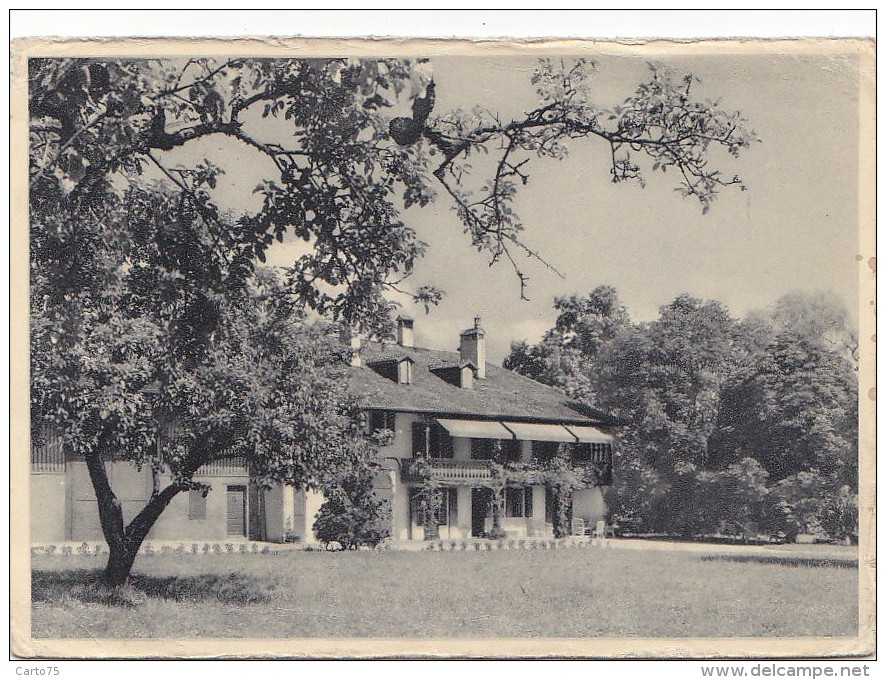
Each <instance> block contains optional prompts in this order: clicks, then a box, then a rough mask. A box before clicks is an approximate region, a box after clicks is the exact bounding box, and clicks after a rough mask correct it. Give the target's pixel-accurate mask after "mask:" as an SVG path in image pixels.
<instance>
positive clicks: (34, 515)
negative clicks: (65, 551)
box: [30, 473, 69, 543]
mask: <svg viewBox="0 0 886 680" xmlns="http://www.w3.org/2000/svg"><path fill="white" fill-rule="evenodd" d="M66 481H67V478H66V476H65V474H64V473H59V474H32V475H31V487H30V497H31V502H30V506H31V508H30V509H31V513H30V528H31V542H32V543H52V542H56V541H65V540H67V537H66V525H67V521H66V517H67V515H66V512H65V506H66V505H67V500H68V499H67V495H68V490H69V489H68V487H69V485H68V484H67V483H66Z"/></svg>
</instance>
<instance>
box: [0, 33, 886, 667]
mask: <svg viewBox="0 0 886 680" xmlns="http://www.w3.org/2000/svg"><path fill="white" fill-rule="evenodd" d="M12 49H13V69H12V110H11V113H12V158H11V174H12V197H13V201H12V206H13V211H12V222H11V232H12V244H13V246H12V250H11V271H12V277H13V280H14V281H15V285H14V286H13V287H12V303H11V310H12V312H11V328H12V356H13V360H12V366H13V367H14V370H13V374H12V390H11V394H12V395H13V398H12V414H13V415H12V423H13V426H12V428H11V431H12V458H11V461H12V462H11V466H12V467H11V478H12V483H11V493H12V508H13V517H14V518H15V519H14V520H13V526H12V543H11V546H10V548H11V560H12V565H11V566H12V583H13V588H12V613H11V616H12V649H13V652H14V653H15V654H16V655H19V656H21V657H34V658H47V657H53V658H108V657H114V658H140V657H172V658H192V657H198V658H199V657H241V658H268V657H270V658H304V657H320V658H325V657H333V658H342V657H357V658H361V657H418V658H421V657H579V658H631V657H633V658H636V657H647V658H702V659H707V658H737V659H748V658H773V657H776V658H784V657H792V658H797V657H811V658H847V657H858V656H869V655H871V654H873V652H874V614H875V601H874V568H875V566H874V561H873V558H874V554H875V552H874V549H875V518H874V509H875V498H874V448H875V442H874V398H875V394H874V377H875V376H874V357H875V351H874V341H875V338H874V333H875V325H874V313H875V310H874V304H875V298H874V278H875V268H876V264H875V252H874V212H873V203H874V85H875V78H874V45H873V42H872V41H866V40H783V41H759V40H754V41H698V42H667V41H657V42H644V43H640V42H631V43H628V42H624V43H619V42H599V41H577V40H576V41H569V40H565V41H553V40H547V41H545V40H534V41H533V40H527V41H506V40H489V41H482V42H471V41H464V40H449V41H447V40H438V41H422V40H415V41H410V40H396V41H395V40H390V41H388V40H370V39H363V40H356V39H354V40H344V39H342V40H310V39H279V38H275V39H224V40H210V39H205V40H198V39H192V40H167V39H140V40H96V41H89V40H52V39H42V40H38V39H33V40H32V39H23V40H20V41H16V42H14V43H13V46H12Z"/></svg>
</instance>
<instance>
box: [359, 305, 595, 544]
mask: <svg viewBox="0 0 886 680" xmlns="http://www.w3.org/2000/svg"><path fill="white" fill-rule="evenodd" d="M453 340H455V338H453ZM458 348H459V349H458V351H456V352H447V351H442V350H434V349H426V348H421V347H416V346H415V344H414V321H413V320H412V319H411V318H408V317H405V316H400V317H398V319H397V342H396V343H386V344H381V343H366V344H364V345H362V346H360V345H357V346H355V347H353V348H352V360H351V369H350V371H351V384H350V386H351V390H352V392H353V393H354V394H355V395H357V396H358V397H359V399H360V400H361V402H362V404H363V405H364V407H365V409H366V412H367V433H375V432H378V431H379V430H387V431H388V432H389V437H390V443H389V444H388V445H387V446H383V447H381V453H380V455H381V457H382V461H381V462H382V467H383V469H384V472H383V474H381V475H379V480H378V484H377V489H376V493H377V495H378V496H379V497H381V498H385V499H386V500H387V502H388V506H389V509H390V527H389V532H390V535H391V537H392V538H393V539H395V540H422V539H425V538H428V537H427V536H426V533H427V531H428V529H429V528H430V529H431V532H432V533H433V534H436V535H435V536H432V537H434V538H436V537H439V538H441V539H451V540H464V539H467V538H471V537H482V536H488V535H490V533H491V532H492V530H493V523H494V515H495V513H494V510H493V507H492V506H493V499H494V498H496V497H497V498H498V499H499V509H500V512H499V513H498V514H499V518H498V524H499V527H500V529H501V530H502V531H504V533H505V535H506V536H508V537H515V538H519V537H532V536H539V537H542V536H551V535H552V534H553V524H554V513H555V512H556V510H555V507H554V506H555V502H556V499H555V490H554V489H552V488H550V485H549V484H546V483H545V480H544V478H543V474H542V472H541V471H542V470H543V469H544V467H545V464H546V462H547V461H549V460H550V459H551V458H552V457H554V456H555V455H557V454H558V452H559V454H560V456H566V457H568V460H569V463H570V465H573V466H575V468H576V469H580V470H584V471H586V472H587V471H590V472H592V474H590V475H586V477H589V478H590V481H588V482H587V483H585V484H584V485H582V488H576V489H574V490H573V491H572V493H571V494H570V496H571V498H570V501H571V502H570V504H569V524H570V526H573V524H574V522H573V520H577V522H576V523H577V524H578V525H579V526H581V525H584V526H590V527H593V526H594V525H595V524H596V523H597V522H598V521H600V520H602V519H604V516H605V513H606V506H605V503H604V500H603V488H604V487H605V486H606V485H607V484H609V483H610V481H611V470H612V467H611V466H612V437H611V435H609V434H608V433H606V432H605V428H606V426H607V424H608V423H610V421H609V420H608V419H607V418H606V416H605V415H604V414H601V413H598V412H594V411H593V410H591V409H589V408H587V407H586V406H585V405H581V404H576V403H573V402H572V401H571V400H569V399H568V398H567V397H566V395H565V394H563V393H562V392H560V391H559V390H557V389H554V388H552V387H549V386H547V385H542V384H540V383H538V382H536V381H534V380H531V379H529V378H527V377H525V376H522V375H519V374H517V373H514V372H513V371H509V370H507V369H505V368H502V367H500V366H495V365H493V364H490V363H488V362H487V361H486V332H485V331H484V329H483V328H482V326H481V320H480V318H479V317H478V318H475V320H474V325H473V326H472V327H471V328H468V329H467V330H464V331H462V332H461V334H460V335H459V337H458ZM428 484H431V485H433V488H434V489H435V490H436V491H437V493H438V494H439V499H438V507H435V514H436V522H435V523H436V524H437V526H436V527H428V522H427V520H426V517H425V511H426V510H425V508H424V507H423V504H422V499H423V497H424V494H423V487H424V486H425V485H428ZM502 487H503V488H502Z"/></svg>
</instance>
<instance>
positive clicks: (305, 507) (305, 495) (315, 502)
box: [290, 487, 325, 543]
mask: <svg viewBox="0 0 886 680" xmlns="http://www.w3.org/2000/svg"><path fill="white" fill-rule="evenodd" d="M290 488H291V487H290ZM291 490H292V498H293V522H292V525H293V531H294V532H295V534H296V536H299V537H300V538H301V540H302V541H304V542H305V543H316V542H317V536H316V534H314V522H316V521H317V513H318V512H319V511H320V506H321V505H323V501H324V500H325V497H324V496H323V494H322V493H320V492H319V491H303V490H301V489H291Z"/></svg>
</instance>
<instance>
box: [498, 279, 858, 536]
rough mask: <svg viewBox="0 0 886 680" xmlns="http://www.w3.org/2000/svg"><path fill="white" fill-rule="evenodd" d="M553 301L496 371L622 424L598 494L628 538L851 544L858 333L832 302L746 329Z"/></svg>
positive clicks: (606, 302)
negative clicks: (635, 317) (552, 316)
mask: <svg viewBox="0 0 886 680" xmlns="http://www.w3.org/2000/svg"><path fill="white" fill-rule="evenodd" d="M554 307H555V309H556V310H557V312H558V316H557V320H556V322H555V324H554V327H553V328H551V329H550V330H549V331H548V332H547V333H546V334H545V336H544V337H543V339H542V340H541V342H539V343H537V344H534V345H533V344H529V343H527V342H526V341H522V342H514V343H512V345H511V353H510V355H509V356H508V357H507V358H506V359H505V361H504V365H505V367H507V368H511V369H513V370H516V371H517V372H519V373H522V374H524V375H527V376H529V377H532V378H534V379H536V380H539V381H541V382H544V383H547V384H550V385H554V386H557V387H560V388H561V389H563V390H565V391H566V392H567V393H568V394H569V395H570V396H571V397H573V398H575V399H576V400H579V401H582V402H587V403H591V404H593V405H594V406H596V407H598V408H601V409H603V410H606V411H608V412H610V413H611V414H612V415H613V416H615V417H616V418H617V419H618V420H619V421H620V422H621V423H623V425H622V426H621V427H618V428H616V429H615V437H616V453H615V470H614V480H613V484H612V486H611V487H609V488H608V490H607V502H608V506H609V511H610V514H611V518H610V519H611V521H612V522H614V523H617V524H618V525H619V526H620V527H621V529H622V531H629V532H636V533H665V534H670V535H681V536H685V537H690V536H697V535H711V534H718V533H721V534H729V535H744V536H748V535H756V534H764V535H770V536H779V537H783V538H786V539H788V540H791V539H793V538H795V537H796V535H797V534H799V533H807V534H813V535H817V536H820V537H826V538H829V539H845V538H848V537H853V536H855V535H856V534H857V521H858V518H857V511H858V507H857V505H858V501H857V493H858V465H857V457H858V456H857V450H858V411H857V408H858V403H857V395H858V381H857V371H858V365H857V337H856V331H855V329H854V324H853V323H852V321H851V319H850V318H849V315H848V313H847V311H846V309H845V307H844V306H843V304H842V303H841V302H840V301H839V300H838V299H836V297H835V296H833V295H830V294H827V293H815V294H807V293H790V294H787V295H785V296H783V297H781V298H780V299H779V300H778V301H776V302H775V304H774V305H773V306H772V307H770V308H769V309H766V310H762V311H758V312H752V313H750V314H748V315H747V316H746V317H745V318H743V319H736V318H734V317H733V316H731V315H730V313H729V311H728V310H727V309H726V308H725V307H724V306H723V305H722V304H721V303H720V302H718V301H716V300H708V301H702V300H699V299H696V298H693V297H690V296H689V295H685V294H684V295H680V296H678V297H677V298H676V299H675V300H673V301H672V302H671V303H669V304H667V305H665V306H663V307H661V309H660V310H659V316H658V318H657V319H655V320H654V321H649V322H633V321H632V320H631V318H630V315H629V314H628V310H627V309H626V307H625V306H624V305H623V304H622V303H621V301H620V300H619V298H618V294H617V292H616V290H615V289H614V288H612V287H609V286H599V287H598V288H596V289H595V290H593V291H592V292H591V293H590V294H589V295H587V296H585V297H581V296H577V295H573V296H571V297H564V298H558V299H557V300H555V302H554Z"/></svg>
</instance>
